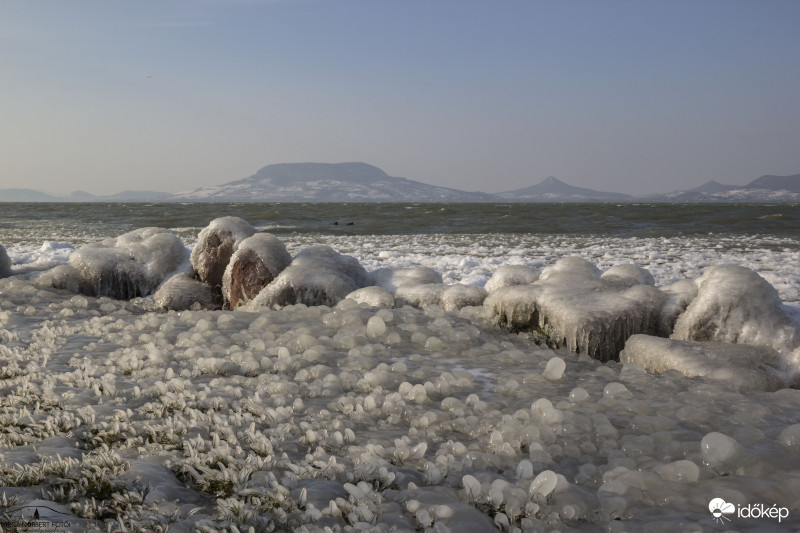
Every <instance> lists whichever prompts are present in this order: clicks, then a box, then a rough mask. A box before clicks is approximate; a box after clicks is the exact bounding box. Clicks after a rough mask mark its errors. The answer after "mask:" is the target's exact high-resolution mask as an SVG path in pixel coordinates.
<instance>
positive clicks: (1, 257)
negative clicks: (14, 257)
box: [0, 244, 11, 278]
mask: <svg viewBox="0 0 800 533" xmlns="http://www.w3.org/2000/svg"><path fill="white" fill-rule="evenodd" d="M10 275H11V258H10V257H8V253H7V252H6V249H5V247H4V246H3V245H2V244H0V278H6V277H8V276H10Z"/></svg>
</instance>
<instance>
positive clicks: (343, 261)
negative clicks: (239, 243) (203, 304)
mask: <svg viewBox="0 0 800 533" xmlns="http://www.w3.org/2000/svg"><path fill="white" fill-rule="evenodd" d="M369 281H370V278H369V275H368V274H367V271H366V270H364V267H362V266H361V264H360V263H359V262H358V260H357V259H355V258H354V257H350V256H349V255H342V254H340V253H339V252H337V251H336V250H334V249H333V248H331V247H330V246H327V245H324V244H319V245H316V246H310V247H308V248H306V249H304V250H303V251H301V252H300V253H299V254H297V256H296V257H295V258H294V261H292V264H291V265H289V266H288V267H287V268H286V269H285V270H284V271H283V272H281V273H280V274H279V275H278V277H277V278H275V280H274V281H273V282H272V283H270V284H269V285H267V286H266V287H264V289H263V290H262V291H261V292H260V293H258V296H256V297H255V298H254V299H253V300H252V301H251V302H250V303H249V304H247V308H248V309H257V308H258V307H272V306H273V305H277V306H286V305H292V304H305V305H331V306H332V305H336V304H337V303H339V301H341V300H343V299H344V298H346V297H347V295H348V294H350V293H352V292H353V291H355V290H356V289H360V288H362V287H365V286H367V285H369V284H370V283H369Z"/></svg>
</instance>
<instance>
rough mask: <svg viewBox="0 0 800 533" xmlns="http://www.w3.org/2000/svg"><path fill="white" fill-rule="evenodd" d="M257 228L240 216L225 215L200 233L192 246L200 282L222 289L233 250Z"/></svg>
mask: <svg viewBox="0 0 800 533" xmlns="http://www.w3.org/2000/svg"><path fill="white" fill-rule="evenodd" d="M255 233H256V229H255V228H254V227H253V226H251V225H250V224H248V223H247V222H246V221H244V220H242V219H241V218H238V217H222V218H217V219H214V220H212V221H211V222H210V223H209V225H208V226H206V227H205V228H203V230H202V231H201V232H200V235H198V236H197V244H195V246H194V248H193V249H192V255H191V261H192V268H194V270H195V272H197V277H198V279H199V280H200V281H203V282H205V283H208V284H210V285H211V286H212V287H215V288H219V289H220V290H221V288H222V276H223V275H224V274H225V269H226V268H227V266H228V263H229V262H230V259H231V256H232V255H233V252H235V251H236V249H237V248H238V247H239V243H241V242H242V241H243V240H245V239H246V238H248V237H250V236H251V235H254V234H255Z"/></svg>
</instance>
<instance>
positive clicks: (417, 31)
mask: <svg viewBox="0 0 800 533" xmlns="http://www.w3.org/2000/svg"><path fill="white" fill-rule="evenodd" d="M798 20H800V2H798V1H796V0H785V1H783V0H750V1H741V0H670V1H666V0H662V1H648V0H627V1H617V0H607V1H602V2H599V1H595V0H586V1H581V0H560V1H556V0H553V1H535V0H524V1H523V0H519V1H517V0H501V1H490V0H485V1H472V0H452V1H447V0H408V1H399V0H398V1H388V0H337V1H331V0H283V1H281V0H273V1H267V0H264V1H259V0H136V1H134V0H96V1H95V0H0V188H11V187H21V188H32V189H37V190H41V191H45V192H49V193H51V194H67V193H69V192H71V191H75V190H85V191H89V192H91V193H94V194H113V193H116V192H120V191H122V190H158V191H166V192H179V191H186V190H189V189H192V188H195V187H199V186H206V185H218V184H221V183H225V182H228V181H232V180H237V179H242V178H245V177H248V176H250V175H252V174H254V173H255V172H256V171H257V170H258V169H259V168H261V167H263V166H266V165H269V164H273V163H292V162H326V163H338V162H347V161H363V162H366V163H370V164H373V165H375V166H378V167H380V168H381V169H383V170H384V171H386V172H387V173H388V174H389V175H392V176H400V177H405V178H409V179H415V180H419V181H423V182H426V183H430V184H434V185H439V186H445V187H454V188H459V189H463V190H469V191H474V190H480V191H485V192H501V191H507V190H512V189H517V188H521V187H526V186H529V185H532V184H534V183H538V182H539V181H541V180H543V179H544V178H546V177H548V176H555V177H557V178H559V179H560V180H562V181H565V182H567V183H570V184H572V185H576V186H580V187H590V188H593V189H599V190H606V191H615V192H627V193H631V194H648V193H655V192H669V191H673V190H677V189H685V188H691V187H695V186H697V185H700V184H702V183H704V182H706V181H708V180H717V181H720V182H723V183H729V184H734V185H738V184H745V183H747V182H749V181H751V180H752V179H754V178H757V177H759V176H761V175H763V174H777V175H788V174H796V173H800V31H798V29H797V21H798Z"/></svg>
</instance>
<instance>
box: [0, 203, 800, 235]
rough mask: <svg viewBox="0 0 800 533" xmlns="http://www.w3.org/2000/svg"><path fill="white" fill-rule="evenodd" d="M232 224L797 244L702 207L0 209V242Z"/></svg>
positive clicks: (753, 209)
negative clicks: (765, 239) (763, 239)
mask: <svg viewBox="0 0 800 533" xmlns="http://www.w3.org/2000/svg"><path fill="white" fill-rule="evenodd" d="M228 215H234V216H238V217H241V218H243V219H245V220H247V221H248V222H250V223H251V224H253V225H254V226H256V227H258V228H260V229H263V230H266V231H270V232H271V233H274V234H276V235H287V234H306V233H322V234H331V235H342V234H344V235H412V234H438V233H441V234H453V233H457V234H506V235H508V234H533V235H548V234H563V235H597V236H601V235H602V236H617V237H670V236H681V235H701V234H709V233H712V234H717V235H753V234H761V235H771V236H775V237H796V236H797V235H798V234H800V205H797V204H775V205H756V204H741V205H718V204H715V205H703V204H375V203H359V204H216V203H214V204H206V203H203V204H195V203H192V204H159V203H155V204H141V203H129V204H119V203H109V204H101V203H87V204H75V203H13V204H8V203H6V204H0V242H2V243H4V244H6V245H8V244H13V243H17V242H20V241H42V240H63V241H69V242H74V241H75V240H76V239H77V240H80V239H85V240H93V239H96V238H97V237H108V236H116V235H119V234H121V233H124V232H126V231H130V230H133V229H136V228H140V227H145V226H156V227H163V228H170V229H173V230H175V231H176V232H177V233H178V234H179V235H181V236H187V237H190V236H192V235H196V234H197V232H198V231H199V229H200V228H203V227H205V225H206V224H207V223H208V221H209V220H212V219H214V218H217V217H220V216H228Z"/></svg>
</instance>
